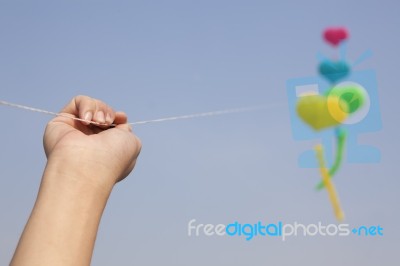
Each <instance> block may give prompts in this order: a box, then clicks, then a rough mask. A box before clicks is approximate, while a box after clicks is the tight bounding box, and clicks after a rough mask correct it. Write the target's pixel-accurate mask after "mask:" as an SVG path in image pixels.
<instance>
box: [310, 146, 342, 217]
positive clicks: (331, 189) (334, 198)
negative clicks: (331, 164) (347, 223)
mask: <svg viewBox="0 0 400 266" xmlns="http://www.w3.org/2000/svg"><path fill="white" fill-rule="evenodd" d="M315 151H316V155H317V159H318V164H319V168H320V171H321V176H322V181H323V183H324V185H325V187H326V190H327V191H328V195H329V200H330V201H331V204H332V207H333V211H334V213H335V216H336V219H337V220H338V221H343V220H344V212H343V210H342V208H341V206H340V201H339V197H338V195H337V192H336V189H335V186H334V185H333V183H332V180H331V178H330V176H329V172H328V169H327V168H326V166H325V160H324V151H323V147H322V145H321V144H318V145H317V146H315Z"/></svg>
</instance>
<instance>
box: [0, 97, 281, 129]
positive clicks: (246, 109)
mask: <svg viewBox="0 0 400 266" xmlns="http://www.w3.org/2000/svg"><path fill="white" fill-rule="evenodd" d="M0 105H5V106H9V107H14V108H18V109H23V110H27V111H31V112H37V113H43V114H48V115H52V116H62V117H67V118H70V119H73V120H77V121H82V122H86V123H90V124H94V125H97V126H101V125H106V124H101V123H98V122H95V121H89V120H85V119H82V118H78V117H73V116H71V115H68V114H64V113H56V112H51V111H47V110H43V109H39V108H34V107H30V106H26V105H22V104H16V103H11V102H7V101H3V100H0ZM276 105H277V104H270V105H258V106H250V107H243V108H235V109H225V110H219V111H212V112H204V113H196V114H188V115H180V116H171V117H164V118H158V119H152V120H142V121H136V122H132V123H128V124H130V125H143V124H149V123H159V122H165V121H173V120H182V119H192V118H199V117H206V116H217V115H225V114H233V113H244V112H250V111H257V110H262V109H267V108H271V107H274V106H276ZM109 126H116V125H115V124H111V125H109Z"/></svg>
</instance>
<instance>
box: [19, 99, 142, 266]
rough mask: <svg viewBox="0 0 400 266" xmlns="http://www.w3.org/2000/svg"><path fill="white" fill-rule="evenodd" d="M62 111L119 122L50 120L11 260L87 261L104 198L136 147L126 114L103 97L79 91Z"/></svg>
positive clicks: (129, 164) (131, 164) (133, 159)
mask: <svg viewBox="0 0 400 266" xmlns="http://www.w3.org/2000/svg"><path fill="white" fill-rule="evenodd" d="M62 112H64V113H66V114H71V115H74V116H77V117H80V118H85V119H89V120H90V119H92V120H94V121H98V122H101V123H103V122H107V123H108V124H110V123H112V122H114V123H115V124H118V126H117V127H115V128H109V129H100V128H98V127H94V126H92V125H84V124H82V123H81V122H77V121H74V120H72V119H68V118H65V117H57V118H55V119H53V120H52V121H51V122H50V123H49V124H48V126H47V128H46V132H45V135H44V147H45V152H46V155H47V157H48V161H47V165H46V168H45V171H44V174H43V177H42V182H41V185H40V189H39V193H38V197H37V200H36V203H35V206H34V208H33V210H32V213H31V216H30V218H29V220H28V222H27V224H26V227H25V230H24V232H23V234H22V236H21V239H20V241H19V244H18V246H17V249H16V251H15V254H14V257H13V259H12V261H11V265H41V266H46V265H52V266H53V265H89V264H90V261H91V257H92V253H93V248H94V243H95V239H96V234H97V230H98V226H99V223H100V219H101V215H102V213H103V210H104V208H105V206H106V203H107V199H108V197H109V195H110V193H111V191H112V188H113V186H114V185H115V184H116V183H117V182H118V181H120V180H122V179H123V178H125V177H126V176H127V175H128V174H129V173H130V172H131V170H132V169H133V167H134V165H135V162H136V158H137V156H138V154H139V152H140V148H141V144H140V141H139V140H138V138H137V137H136V136H135V135H133V134H132V132H131V129H130V127H129V126H128V125H126V121H127V117H126V115H125V114H123V113H116V112H114V111H113V110H112V109H111V108H110V107H108V106H107V105H105V104H104V103H102V102H100V101H98V100H95V99H92V98H89V97H86V96H78V97H76V98H74V99H73V100H72V101H71V102H70V103H69V104H68V105H67V106H66V107H65V108H64V109H63V111H62ZM101 112H102V113H101Z"/></svg>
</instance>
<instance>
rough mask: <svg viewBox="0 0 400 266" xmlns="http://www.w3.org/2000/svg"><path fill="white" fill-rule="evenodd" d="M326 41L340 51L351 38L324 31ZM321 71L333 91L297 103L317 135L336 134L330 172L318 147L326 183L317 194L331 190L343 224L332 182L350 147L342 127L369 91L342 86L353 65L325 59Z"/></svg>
mask: <svg viewBox="0 0 400 266" xmlns="http://www.w3.org/2000/svg"><path fill="white" fill-rule="evenodd" d="M323 37H324V39H325V41H326V42H328V43H329V44H331V45H333V47H334V48H337V47H338V46H340V45H342V44H343V42H344V41H346V40H347V38H348V37H349V34H348V31H347V29H346V28H328V29H326V30H325V31H324V34H323ZM318 70H319V74H320V75H321V76H322V77H323V78H324V79H326V80H327V81H328V83H329V84H330V86H329V89H328V90H327V91H326V92H325V93H323V94H317V93H315V92H313V93H308V94H307V93H306V94H303V95H302V96H301V97H300V98H299V100H298V102H297V114H298V115H299V117H300V119H301V120H302V121H303V122H304V123H306V124H307V125H308V126H310V127H311V128H312V129H313V130H314V131H321V130H325V129H332V128H333V129H334V130H335V138H336V156H335V159H334V162H333V164H332V166H331V167H330V168H328V167H327V166H326V163H325V159H324V148H323V146H322V145H321V144H319V145H317V146H316V147H315V151H316V157H317V161H318V164H319V168H320V173H321V176H322V181H321V182H320V183H319V184H318V185H317V190H321V189H323V188H326V189H327V192H328V195H329V199H330V201H331V203H332V207H333V210H334V213H335V216H336V218H337V219H338V220H339V221H342V220H343V219H344V212H343V211H342V208H341V206H340V202H339V198H338V196H337V193H336V189H335V186H334V185H333V182H332V180H331V178H332V177H333V176H334V175H335V174H336V173H337V171H338V169H339V168H340V166H341V163H342V157H343V153H344V150H345V145H346V135H347V133H346V131H345V129H344V128H343V127H341V126H342V124H343V123H344V122H345V120H346V119H347V118H348V117H350V116H351V115H353V114H354V113H356V112H357V111H358V110H359V109H360V108H361V107H362V106H363V104H364V103H365V99H366V95H365V91H364V90H363V89H362V88H360V87H359V86H357V85H355V84H351V83H342V84H340V83H339V84H338V82H339V81H341V80H343V79H344V78H346V77H347V76H349V75H350V72H351V69H350V66H349V64H348V63H347V62H346V61H345V60H344V59H341V60H331V59H324V60H322V62H320V64H319V67H318Z"/></svg>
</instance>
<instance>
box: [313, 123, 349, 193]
mask: <svg viewBox="0 0 400 266" xmlns="http://www.w3.org/2000/svg"><path fill="white" fill-rule="evenodd" d="M335 132H336V158H335V162H334V163H333V165H332V167H331V168H330V169H329V178H332V177H333V176H334V175H335V174H336V172H337V170H338V169H339V167H340V165H341V164H342V160H343V153H344V148H345V145H346V137H347V133H346V131H345V130H344V129H343V128H337V129H336V131H335ZM324 187H325V184H324V182H323V181H321V182H320V183H319V184H318V185H317V186H316V190H321V189H323V188H324Z"/></svg>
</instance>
